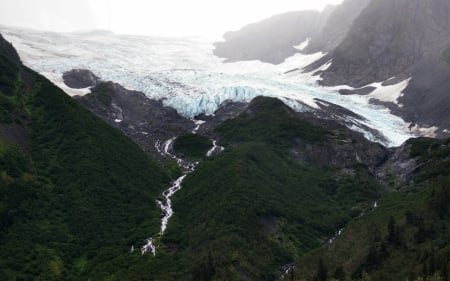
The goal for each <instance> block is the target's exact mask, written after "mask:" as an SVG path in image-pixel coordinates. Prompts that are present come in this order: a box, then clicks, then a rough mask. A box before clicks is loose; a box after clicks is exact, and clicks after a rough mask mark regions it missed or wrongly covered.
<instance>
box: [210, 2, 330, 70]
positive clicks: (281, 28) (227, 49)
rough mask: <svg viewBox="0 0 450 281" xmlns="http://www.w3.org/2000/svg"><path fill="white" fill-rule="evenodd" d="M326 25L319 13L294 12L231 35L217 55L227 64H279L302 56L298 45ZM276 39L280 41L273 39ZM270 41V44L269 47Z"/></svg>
mask: <svg viewBox="0 0 450 281" xmlns="http://www.w3.org/2000/svg"><path fill="white" fill-rule="evenodd" d="M321 22H323V20H322V19H321V14H320V13H319V12H317V11H299V12H290V13H285V14H281V15H277V16H274V17H272V18H269V19H267V20H264V21H262V22H259V23H254V24H250V25H247V26H245V27H243V28H242V29H241V30H238V31H234V32H228V33H226V34H225V35H224V39H225V41H224V42H216V43H215V50H214V54H215V55H216V56H219V57H223V58H226V59H227V61H230V62H231V61H241V60H260V61H263V62H269V63H274V64H279V63H282V62H283V61H284V59H285V58H287V57H290V56H292V55H294V54H295V53H298V52H299V50H298V49H296V48H294V46H297V45H300V44H301V43H302V42H304V41H305V40H306V39H308V38H309V37H311V34H312V33H313V31H314V29H315V28H316V25H317V24H320V23H321ZM274 38H276V40H272V39H274ZM267 42H270V44H268V43H267Z"/></svg>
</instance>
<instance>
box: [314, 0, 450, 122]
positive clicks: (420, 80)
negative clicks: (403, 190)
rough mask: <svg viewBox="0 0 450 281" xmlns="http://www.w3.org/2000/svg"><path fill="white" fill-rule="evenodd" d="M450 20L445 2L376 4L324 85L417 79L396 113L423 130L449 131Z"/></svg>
mask: <svg viewBox="0 0 450 281" xmlns="http://www.w3.org/2000/svg"><path fill="white" fill-rule="evenodd" d="M449 18H450V2H448V1H445V0H444V1H443V0H426V1H421V0H413V1H406V0H402V1H393V0H381V1H371V3H370V4H369V5H368V7H367V8H366V9H365V10H364V11H363V12H362V13H361V14H360V16H359V17H358V18H357V19H356V20H355V22H354V23H353V25H352V27H351V28H350V30H349V32H348V33H347V35H346V37H345V39H344V40H343V41H342V43H341V44H340V45H339V46H338V47H337V48H336V50H335V51H334V52H333V54H332V57H331V59H332V64H331V66H330V67H329V68H328V69H327V70H326V71H324V73H323V74H322V78H323V81H322V84H324V85H338V84H340V85H342V84H348V85H351V86H354V87H362V86H365V85H367V84H370V83H372V82H383V81H387V80H389V79H391V78H395V79H391V80H390V81H388V82H386V83H390V84H395V83H398V82H400V81H402V80H404V79H406V78H409V77H412V79H411V81H410V82H409V85H408V87H407V88H406V89H405V90H404V91H403V93H404V94H403V95H402V96H400V97H399V98H398V102H399V103H400V104H401V105H402V107H397V106H393V107H394V108H395V109H394V110H395V112H396V113H397V114H400V115H401V116H402V117H404V118H405V119H406V120H407V121H409V122H413V123H419V124H421V125H422V126H438V127H441V128H442V129H445V128H448V127H449V126H450V119H449V118H448V117H447V116H448V114H445V112H448V111H449V110H450V108H449V106H450V102H449V101H450V100H449V95H448V92H449V90H450V83H449V80H450V76H449V73H450V72H449V71H450V68H449V65H448V63H446V61H445V51H446V50H447V48H448V46H449V44H450V42H449V41H450V39H449V38H450V20H449ZM446 115H447V116H446Z"/></svg>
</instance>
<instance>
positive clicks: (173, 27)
mask: <svg viewBox="0 0 450 281" xmlns="http://www.w3.org/2000/svg"><path fill="white" fill-rule="evenodd" d="M340 2H342V0H277V1H274V0H272V1H267V0H259V1H255V0H227V1H211V0H190V1H186V0H127V1H124V0H77V1H66V0H32V1H30V0H1V2H0V24H2V25H9V26H18V27H27V28H33V29H39V30H49V31H84V30H92V29H105V30H111V31H114V32H116V33H124V34H145V35H155V36H210V37H219V36H220V35H221V34H223V33H224V32H225V31H228V30H236V29H238V28H239V27H241V26H243V25H245V24H248V23H251V22H254V21H258V20H261V19H264V18H266V17H269V16H271V15H274V14H278V13H283V12H287V11H295V10H306V9H316V10H321V9H323V8H324V7H325V6H326V5H327V4H337V3H340Z"/></svg>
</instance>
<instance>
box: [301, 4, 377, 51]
mask: <svg viewBox="0 0 450 281" xmlns="http://www.w3.org/2000/svg"><path fill="white" fill-rule="evenodd" d="M369 2H370V0H346V1H344V2H343V3H342V4H341V5H338V6H329V7H327V8H326V9H325V10H324V11H323V12H322V14H324V15H323V18H325V19H326V23H325V24H323V28H322V29H320V30H318V31H317V32H316V33H315V34H314V36H312V38H311V40H310V42H309V44H308V46H307V47H306V48H305V52H306V53H316V52H324V53H328V52H332V51H333V50H334V49H335V48H336V47H337V46H338V45H339V44H340V43H341V42H342V40H343V39H344V38H345V36H346V35H347V32H348V31H349V29H350V27H351V25H352V24H353V22H354V21H355V19H356V18H357V17H358V16H359V14H361V12H362V10H364V8H366V7H367V5H368V4H369ZM327 13H328V15H327Z"/></svg>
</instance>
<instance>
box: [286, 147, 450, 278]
mask: <svg viewBox="0 0 450 281" xmlns="http://www.w3.org/2000/svg"><path fill="white" fill-rule="evenodd" d="M404 151H405V152H406V153H407V154H408V155H409V157H410V158H411V159H412V160H413V161H414V162H415V163H416V165H415V166H416V167H417V168H416V169H415V170H414V171H413V173H412V176H411V178H409V179H408V180H400V179H396V181H397V182H396V186H397V188H398V190H399V191H398V192H393V193H389V194H386V195H385V196H383V197H382V198H381V199H380V200H379V202H378V207H377V208H376V209H374V210H373V211H371V212H369V213H367V214H365V215H364V216H363V217H361V218H360V219H359V220H355V221H353V222H352V223H350V224H349V225H348V226H347V227H346V228H345V229H344V230H343V232H342V235H341V236H340V237H338V238H337V239H336V240H335V241H334V242H333V243H332V244H329V245H325V246H324V247H322V248H321V249H320V250H317V251H314V252H312V253H310V254H308V255H305V256H303V257H302V258H301V259H300V260H299V261H298V263H297V265H296V268H295V271H294V273H292V274H291V276H290V277H289V278H287V280H292V279H291V278H293V279H295V280H298V279H300V278H307V279H308V280H313V277H314V276H316V277H317V275H318V272H319V266H318V265H319V263H322V266H321V268H322V269H321V270H320V271H322V273H323V272H324V271H326V272H328V277H330V278H331V277H333V276H334V277H335V278H336V279H338V280H344V279H345V276H347V277H353V278H359V277H361V275H362V274H363V272H366V273H368V275H369V276H371V277H372V280H405V279H408V280H416V278H417V277H418V276H432V275H435V274H438V275H440V276H441V279H428V280H443V281H447V280H450V275H449V272H450V271H449V270H450V248H449V243H448V242H449V239H450V232H449V231H448V229H449V227H450V225H449V221H448V215H449V210H450V190H449V186H450V159H449V157H448V156H449V153H450V141H449V140H443V141H439V140H433V139H415V140H410V141H408V142H407V143H406V144H405V145H404ZM345 280H347V279H345ZM365 280H367V279H365ZM417 280H420V279H417Z"/></svg>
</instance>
